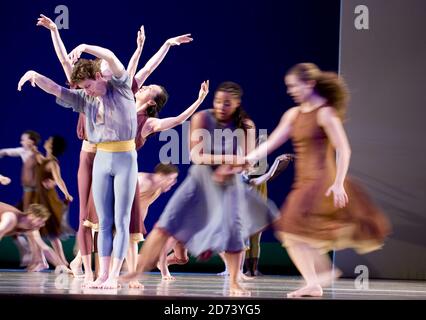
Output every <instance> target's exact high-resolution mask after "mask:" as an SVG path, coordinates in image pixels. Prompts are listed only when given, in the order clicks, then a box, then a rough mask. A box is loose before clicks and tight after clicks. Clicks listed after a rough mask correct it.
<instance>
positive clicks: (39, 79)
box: [18, 70, 62, 98]
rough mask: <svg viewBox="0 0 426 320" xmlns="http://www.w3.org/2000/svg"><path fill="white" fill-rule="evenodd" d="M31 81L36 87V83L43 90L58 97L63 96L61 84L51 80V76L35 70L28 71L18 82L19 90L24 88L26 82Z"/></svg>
mask: <svg viewBox="0 0 426 320" xmlns="http://www.w3.org/2000/svg"><path fill="white" fill-rule="evenodd" d="M27 81H30V82H31V85H32V86H33V87H35V86H36V85H37V86H38V87H39V88H41V89H42V90H43V91H45V92H47V93H50V94H52V95H54V96H56V97H58V98H59V97H60V96H61V88H62V87H61V86H60V85H58V84H57V83H55V82H54V81H52V80H50V79H49V78H47V77H45V76H43V75H41V74H39V73H37V72H35V71H32V70H30V71H27V72H26V73H25V74H24V75H23V76H22V78H21V79H20V80H19V83H18V91H21V90H22V86H23V85H24V84H25V82H27Z"/></svg>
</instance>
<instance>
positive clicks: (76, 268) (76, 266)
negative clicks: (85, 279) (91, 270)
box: [70, 258, 93, 281]
mask: <svg viewBox="0 0 426 320" xmlns="http://www.w3.org/2000/svg"><path fill="white" fill-rule="evenodd" d="M70 269H71V271H72V274H73V276H74V277H76V278H78V277H82V276H84V272H83V269H82V267H81V260H80V261H78V259H77V258H75V259H74V260H73V261H71V263H70ZM92 278H93V275H92ZM92 281H93V280H92Z"/></svg>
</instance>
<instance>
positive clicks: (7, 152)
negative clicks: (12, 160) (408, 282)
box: [0, 147, 24, 158]
mask: <svg viewBox="0 0 426 320" xmlns="http://www.w3.org/2000/svg"><path fill="white" fill-rule="evenodd" d="M23 153H24V148H22V147H18V148H6V149H0V158H3V157H4V156H7V157H21V156H22V154H23Z"/></svg>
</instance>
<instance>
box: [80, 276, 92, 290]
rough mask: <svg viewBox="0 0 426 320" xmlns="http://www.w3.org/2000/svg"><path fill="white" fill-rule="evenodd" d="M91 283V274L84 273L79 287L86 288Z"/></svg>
mask: <svg viewBox="0 0 426 320" xmlns="http://www.w3.org/2000/svg"><path fill="white" fill-rule="evenodd" d="M92 282H93V272H86V273H85V274H84V280H83V283H82V284H81V286H82V287H83V288H86V287H87V286H88V285H89V284H90V283H92Z"/></svg>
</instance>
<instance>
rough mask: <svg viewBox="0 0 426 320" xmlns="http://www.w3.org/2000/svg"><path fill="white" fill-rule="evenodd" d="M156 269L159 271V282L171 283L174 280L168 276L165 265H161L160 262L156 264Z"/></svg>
mask: <svg viewBox="0 0 426 320" xmlns="http://www.w3.org/2000/svg"><path fill="white" fill-rule="evenodd" d="M157 268H158V269H159V270H160V272H161V280H165V281H172V280H176V278H175V277H173V276H172V275H171V274H170V271H169V268H168V267H167V265H164V264H161V263H160V262H158V263H157Z"/></svg>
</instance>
